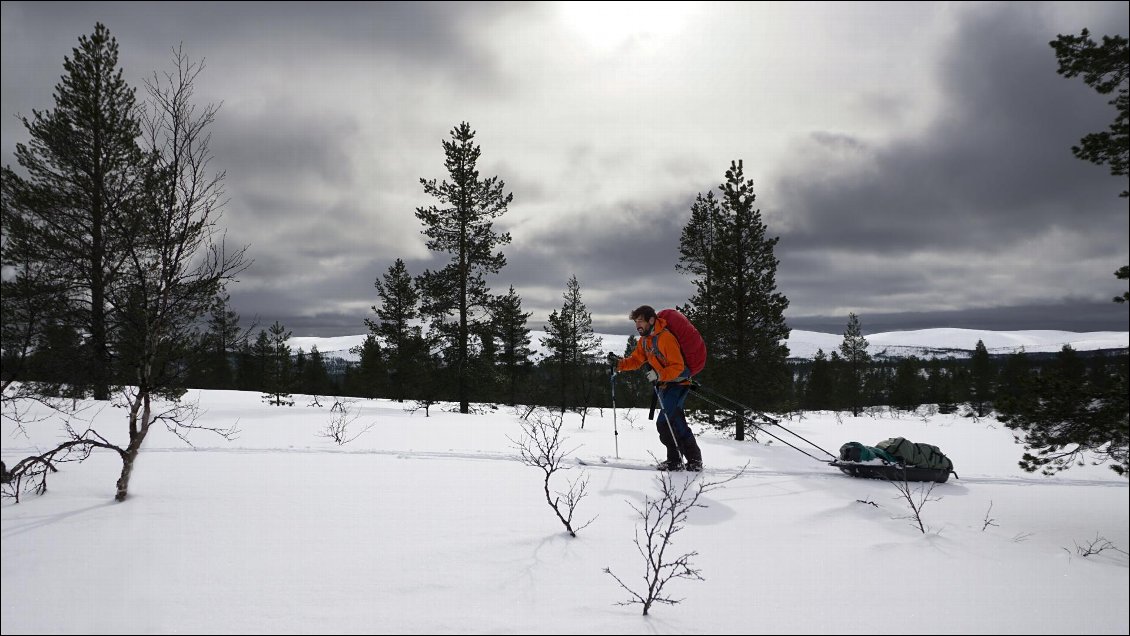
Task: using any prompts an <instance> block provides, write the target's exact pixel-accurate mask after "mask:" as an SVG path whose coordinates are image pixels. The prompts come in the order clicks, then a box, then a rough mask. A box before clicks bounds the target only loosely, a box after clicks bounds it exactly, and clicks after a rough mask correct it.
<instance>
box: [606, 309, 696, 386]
mask: <svg viewBox="0 0 1130 636" xmlns="http://www.w3.org/2000/svg"><path fill="white" fill-rule="evenodd" d="M644 363H647V364H650V365H651V368H653V369H655V371H656V372H657V373H659V381H660V382H674V381H678V380H680V379H682V380H686V377H681V376H684V374H685V372H686V369H687V365H686V363H684V362H683V352H682V350H681V349H679V341H678V340H676V339H675V334H673V333H671V332H670V331H668V330H667V321H666V320H664V319H662V318H656V319H655V327H653V328H652V330H651V334H650V335H648V336H646V337H642V338H640V339H639V340H638V341H637V342H636V350H635V351H633V352H632V355H630V356H628V357H626V358H624V359H622V360H620V362H619V364H617V365H616V370H617V371H632V370H634V369H638V368H640V367H642V366H643V365H644Z"/></svg>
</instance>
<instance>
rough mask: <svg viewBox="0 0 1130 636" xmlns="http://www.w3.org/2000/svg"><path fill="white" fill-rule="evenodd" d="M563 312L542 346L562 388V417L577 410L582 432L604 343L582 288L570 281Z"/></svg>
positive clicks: (552, 321) (553, 316)
mask: <svg viewBox="0 0 1130 636" xmlns="http://www.w3.org/2000/svg"><path fill="white" fill-rule="evenodd" d="M562 296H563V297H564V298H565V304H564V305H562V306H561V311H560V312H558V311H554V312H553V313H551V314H550V316H549V324H547V325H546V326H545V332H546V335H545V337H543V338H542V340H541V343H542V346H544V347H546V348H547V349H548V350H549V351H550V354H551V359H552V360H553V363H554V364H555V366H556V367H557V370H558V373H559V381H560V387H561V413H562V414H564V413H565V411H566V409H568V408H570V407H573V408H576V409H577V410H578V412H580V413H581V416H582V417H581V428H584V415H585V414H586V413H587V409H588V406H589V405H590V403H591V402H590V401H589V400H590V399H591V397H592V394H591V389H592V386H593V384H594V379H593V374H592V373H591V371H592V366H593V365H594V363H595V361H596V358H597V354H598V353H599V352H600V345H601V339H600V337H599V336H597V335H596V333H595V332H594V331H593V328H592V314H591V313H589V311H588V308H587V307H585V304H584V302H583V301H582V300H581V284H580V283H579V282H578V281H577V277H576V275H574V276H572V277H570V278H569V283H568V286H567V288H566V290H565V293H564V294H562Z"/></svg>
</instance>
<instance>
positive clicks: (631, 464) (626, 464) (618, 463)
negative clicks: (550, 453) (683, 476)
mask: <svg viewBox="0 0 1130 636" xmlns="http://www.w3.org/2000/svg"><path fill="white" fill-rule="evenodd" d="M576 461H577V464H578V465H580V466H603V467H605V468H626V469H628V470H650V471H651V472H658V471H656V470H655V464H649V463H644V462H641V461H637V460H631V459H609V458H607V457H599V458H597V459H583V458H580V457H578V458H576Z"/></svg>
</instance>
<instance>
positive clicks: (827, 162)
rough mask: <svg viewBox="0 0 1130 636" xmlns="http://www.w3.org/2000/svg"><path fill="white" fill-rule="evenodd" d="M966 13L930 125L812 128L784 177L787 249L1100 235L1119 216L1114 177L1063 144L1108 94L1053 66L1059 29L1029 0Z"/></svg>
mask: <svg viewBox="0 0 1130 636" xmlns="http://www.w3.org/2000/svg"><path fill="white" fill-rule="evenodd" d="M975 15H976V17H977V18H978V19H976V20H973V19H967V21H966V25H965V28H964V29H962V31H961V33H962V35H961V38H960V40H956V41H954V42H952V43H951V44H950V46H949V47H948V52H947V54H946V55H945V57H944V58H943V59H942V60H941V69H940V75H941V78H940V79H941V86H940V90H941V93H942V98H941V99H942V102H943V106H942V113H941V114H940V116H939V118H938V120H937V121H936V122H935V123H934V124H933V125H931V126H930V127H929V128H928V129H927V130H925V131H924V132H921V133H908V135H907V136H905V137H902V138H898V139H896V140H895V141H891V142H886V143H879V144H871V143H868V142H866V141H863V140H860V139H855V138H851V137H850V136H845V135H836V134H832V133H817V134H814V135H813V136H812V141H811V144H810V145H809V146H808V147H806V148H798V154H797V155H794V156H795V157H797V158H796V159H794V161H795V163H794V165H793V167H792V169H791V171H790V174H788V175H787V176H785V177H784V178H783V179H782V182H781V184H780V194H781V199H782V200H781V203H780V205H781V207H782V208H783V209H784V210H786V211H787V212H786V213H787V214H788V215H789V216H790V217H791V221H790V223H792V224H793V225H792V227H791V228H790V230H789V231H788V232H787V239H786V240H787V241H788V242H789V243H790V244H791V245H793V246H795V249H816V248H831V249H836V250H846V251H861V252H868V251H872V250H874V249H875V247H876V245H877V244H881V245H882V247H883V250H884V251H888V252H892V253H905V252H913V251H916V250H919V249H922V248H923V247H926V248H933V249H959V250H971V249H978V250H981V249H989V248H992V247H993V246H996V245H999V244H1000V243H1001V242H1005V243H1011V242H1013V241H1016V240H1023V239H1024V238H1026V237H1028V236H1030V235H1032V234H1033V233H1037V234H1038V233H1042V232H1044V231H1046V229H1047V227H1048V226H1049V225H1054V224H1067V225H1070V226H1072V227H1083V226H1089V227H1092V228H1093V230H1092V231H1094V232H1095V233H1096V235H1102V234H1105V233H1107V232H1109V231H1110V229H1111V228H1115V227H1118V226H1119V225H1122V224H1124V223H1125V204H1124V201H1120V200H1118V199H1117V198H1115V197H1114V195H1115V194H1117V192H1118V191H1119V189H1120V187H1121V186H1120V184H1119V182H1118V180H1117V179H1113V178H1112V177H1111V176H1110V175H1109V171H1108V170H1107V169H1105V168H1101V167H1098V166H1095V165H1092V164H1088V163H1086V162H1082V161H1080V160H1078V159H1076V158H1075V157H1074V156H1073V155H1072V154H1071V151H1070V148H1071V146H1072V145H1073V144H1077V143H1078V140H1079V138H1080V137H1082V136H1083V135H1084V134H1086V133H1087V132H1092V131H1097V130H1103V129H1105V128H1106V127H1107V126H1109V125H1110V123H1111V122H1112V121H1113V116H1114V111H1113V108H1112V107H1110V106H1109V105H1107V104H1106V101H1107V100H1106V98H1104V97H1103V96H1100V95H1098V94H1097V93H1095V92H1094V91H1093V90H1091V89H1090V88H1088V87H1086V86H1085V85H1083V84H1082V82H1081V81H1079V80H1065V79H1063V78H1062V77H1060V76H1059V75H1057V74H1056V73H1055V68H1056V65H1055V56H1054V53H1053V51H1052V49H1051V47H1049V46H1048V44H1047V42H1048V41H1049V40H1050V39H1052V37H1053V36H1054V34H1050V35H1049V34H1048V33H1047V32H1046V31H1044V30H1041V28H1040V27H1041V26H1042V24H1041V23H1039V22H1037V21H1035V20H1033V19H1031V18H1030V15H1029V12H1028V11H1027V10H1026V9H1025V7H1024V5H1000V6H998V7H996V8H994V9H993V10H988V9H986V10H984V11H981V12H978V13H976V14H975ZM1123 17H1125V14H1124V15H1123ZM1095 26H1096V28H1103V27H1107V28H1110V29H1111V30H1112V31H1113V30H1114V29H1117V28H1118V27H1119V26H1121V27H1122V28H1123V29H1125V25H1124V24H1122V25H1116V24H1106V25H1095ZM1112 31H1111V32H1112ZM1104 32H1108V31H1104ZM923 72H929V69H923ZM1064 122H1071V125H1063V123H1064ZM805 154H817V155H818V156H822V158H820V159H817V160H816V161H811V162H810V161H806V158H805V156H804V155H805Z"/></svg>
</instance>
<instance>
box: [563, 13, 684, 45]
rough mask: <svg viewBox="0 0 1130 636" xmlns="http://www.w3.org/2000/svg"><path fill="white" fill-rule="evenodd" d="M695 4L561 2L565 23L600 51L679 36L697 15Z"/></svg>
mask: <svg viewBox="0 0 1130 636" xmlns="http://www.w3.org/2000/svg"><path fill="white" fill-rule="evenodd" d="M695 5H696V3H693V2H562V3H561V4H560V5H559V7H560V14H561V20H562V22H563V23H564V24H565V25H566V26H567V27H569V28H570V29H571V30H573V31H575V32H576V33H577V34H579V36H580V37H581V38H582V39H583V40H585V41H586V42H588V44H589V45H590V46H592V47H594V48H597V49H615V48H618V47H620V46H621V45H623V44H625V43H628V42H630V41H640V40H647V39H651V38H662V37H664V36H670V35H674V34H676V33H678V32H679V30H680V29H681V28H682V26H683V25H684V24H685V23H686V21H687V20H688V19H690V17H691V15H692V14H693V12H694V11H695Z"/></svg>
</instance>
